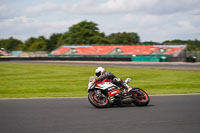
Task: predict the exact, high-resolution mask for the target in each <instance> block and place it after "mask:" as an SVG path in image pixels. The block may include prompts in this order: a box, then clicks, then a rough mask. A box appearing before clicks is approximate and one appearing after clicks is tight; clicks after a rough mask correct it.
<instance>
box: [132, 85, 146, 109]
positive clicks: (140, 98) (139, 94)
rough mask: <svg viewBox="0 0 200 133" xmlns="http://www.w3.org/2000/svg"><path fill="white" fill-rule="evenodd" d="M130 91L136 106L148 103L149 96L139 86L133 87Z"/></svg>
mask: <svg viewBox="0 0 200 133" xmlns="http://www.w3.org/2000/svg"><path fill="white" fill-rule="evenodd" d="M131 93H132V97H133V98H134V101H133V103H134V104H135V105H136V106H146V105H148V104H149V101H150V99H149V96H148V94H147V93H146V92H145V91H144V90H142V89H140V88H134V91H131Z"/></svg>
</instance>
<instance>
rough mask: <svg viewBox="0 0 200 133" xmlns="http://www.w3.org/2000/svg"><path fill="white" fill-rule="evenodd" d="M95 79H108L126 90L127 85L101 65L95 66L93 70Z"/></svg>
mask: <svg viewBox="0 0 200 133" xmlns="http://www.w3.org/2000/svg"><path fill="white" fill-rule="evenodd" d="M95 73H96V76H97V81H103V80H104V79H110V80H111V81H110V82H112V83H114V84H115V85H117V86H118V87H120V88H124V89H126V90H128V86H127V85H126V84H125V83H124V82H123V80H121V79H120V78H117V77H116V76H115V75H114V74H112V73H111V72H108V71H105V69H104V68H103V67H97V69H96V70H95Z"/></svg>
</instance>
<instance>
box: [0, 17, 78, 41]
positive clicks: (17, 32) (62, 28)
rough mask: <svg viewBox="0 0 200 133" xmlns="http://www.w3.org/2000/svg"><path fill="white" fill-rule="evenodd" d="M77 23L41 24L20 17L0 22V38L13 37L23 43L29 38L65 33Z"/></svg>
mask: <svg viewBox="0 0 200 133" xmlns="http://www.w3.org/2000/svg"><path fill="white" fill-rule="evenodd" d="M79 21H80V20H59V21H53V22H52V21H49V22H42V21H40V20H37V19H33V18H28V17H26V16H20V17H15V18H12V19H6V20H4V21H0V25H1V26H0V31H2V32H0V36H1V38H2V37H3V38H9V37H11V36H13V37H16V38H18V39H21V40H23V41H24V40H26V39H28V38H29V37H37V36H40V35H44V36H46V37H48V36H49V35H51V34H52V33H62V32H66V31H67V30H68V28H69V27H70V26H71V25H73V24H76V23H77V22H79Z"/></svg>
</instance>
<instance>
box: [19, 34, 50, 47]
mask: <svg viewBox="0 0 200 133" xmlns="http://www.w3.org/2000/svg"><path fill="white" fill-rule="evenodd" d="M47 44H48V40H47V39H46V38H45V37H44V36H39V37H38V38H34V37H31V38H29V39H28V40H26V41H25V43H24V47H23V48H22V49H23V50H24V51H46V50H47Z"/></svg>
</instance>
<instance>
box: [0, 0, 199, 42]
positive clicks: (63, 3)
mask: <svg viewBox="0 0 200 133" xmlns="http://www.w3.org/2000/svg"><path fill="white" fill-rule="evenodd" d="M84 20H87V21H88V22H94V23H96V24H98V28H99V29H100V32H104V33H105V34H106V35H109V34H111V33H117V32H135V33H137V34H138V35H139V36H140V40H141V41H156V42H163V41H165V40H173V39H182V40H188V39H191V40H194V39H200V0H0V39H5V38H9V37H14V38H17V39H20V40H22V41H25V40H27V39H28V38H30V37H38V36H41V35H44V36H45V37H47V38H48V37H49V36H50V35H52V34H53V33H64V32H67V31H68V28H69V27H71V26H72V25H74V24H77V23H78V22H81V21H84Z"/></svg>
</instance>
